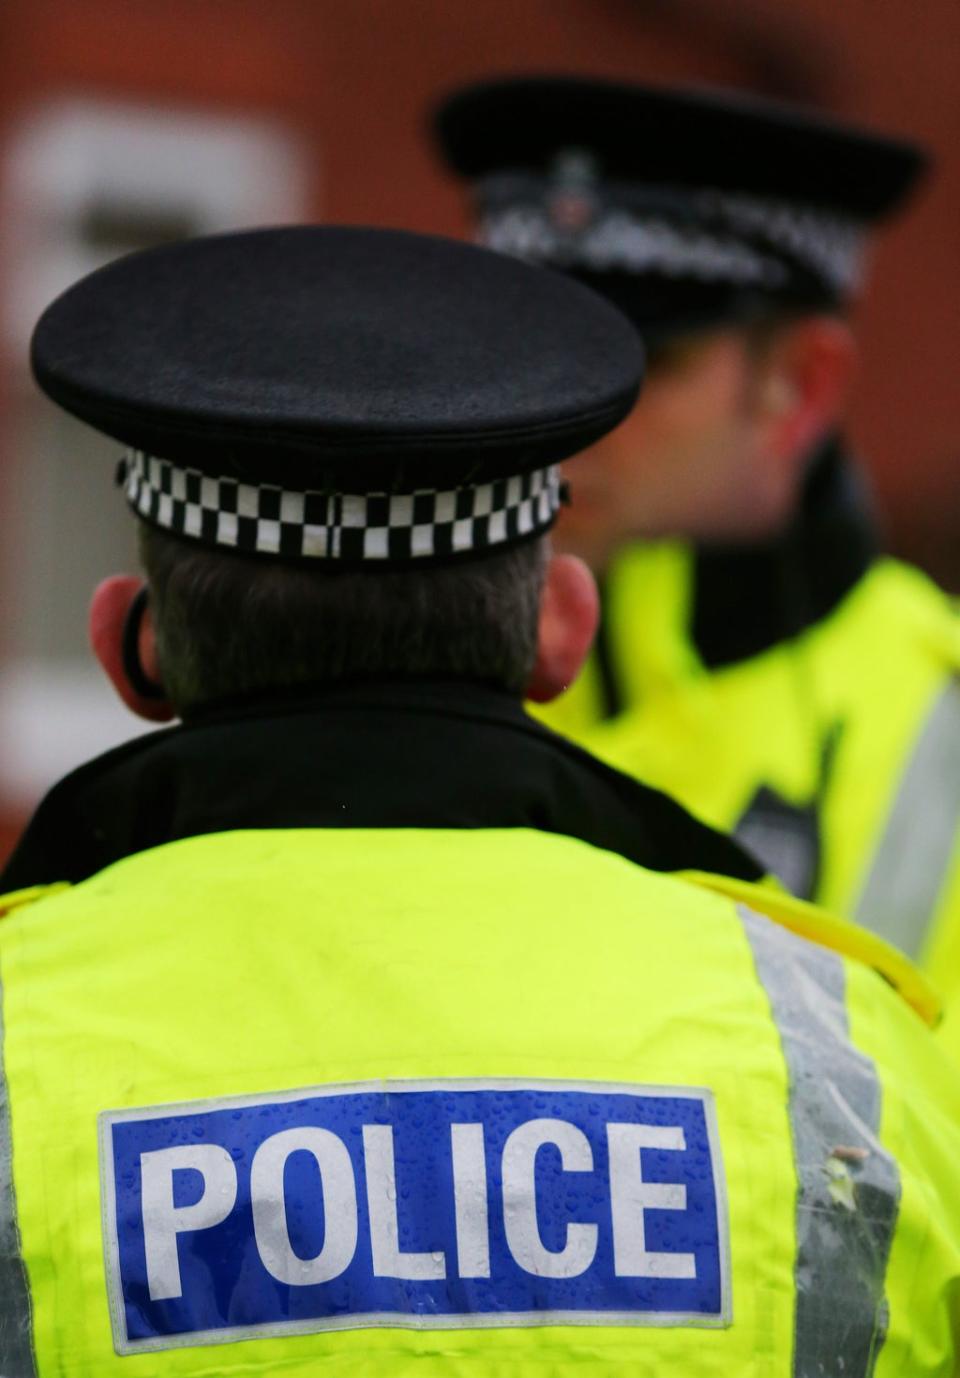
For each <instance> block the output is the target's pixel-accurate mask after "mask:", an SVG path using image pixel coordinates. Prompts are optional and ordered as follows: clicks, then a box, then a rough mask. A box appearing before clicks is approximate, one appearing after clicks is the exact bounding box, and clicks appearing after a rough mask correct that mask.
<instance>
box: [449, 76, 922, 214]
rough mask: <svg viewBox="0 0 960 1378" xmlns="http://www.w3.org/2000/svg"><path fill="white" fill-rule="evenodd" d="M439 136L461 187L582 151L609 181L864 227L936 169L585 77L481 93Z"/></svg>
mask: <svg viewBox="0 0 960 1378" xmlns="http://www.w3.org/2000/svg"><path fill="white" fill-rule="evenodd" d="M433 125H434V132H435V135H436V137H437V140H438V142H439V145H440V149H441V152H442V154H443V156H444V158H445V159H446V161H447V163H448V165H449V166H450V167H451V168H452V169H453V170H454V171H455V172H457V173H459V174H460V175H461V176H464V177H469V178H477V177H482V176H485V175H487V174H489V173H491V172H495V171H498V170H502V169H525V170H530V171H541V170H544V169H546V168H547V167H548V166H549V165H550V163H551V161H552V159H553V158H554V157H555V155H556V154H557V153H558V152H559V151H562V150H564V149H570V148H575V149H585V150H587V151H588V152H590V153H591V154H593V155H594V156H595V157H596V158H597V159H598V162H599V164H600V169H601V172H602V175H603V176H605V177H608V178H611V179H619V180H622V181H627V182H645V183H662V184H670V185H675V186H696V187H700V186H707V187H714V188H718V189H723V190H728V191H748V192H750V193H752V194H755V195H759V196H769V197H776V198H782V199H784V200H788V201H794V202H803V203H808V204H810V205H812V206H818V207H821V208H825V209H830V210H834V211H840V212H842V213H844V214H846V215H849V216H851V217H853V218H856V219H859V220H864V221H871V220H876V219H879V218H881V217H883V216H884V215H886V214H888V213H890V212H892V211H893V210H895V209H896V207H897V206H898V205H899V204H900V202H901V201H902V200H903V199H904V198H905V197H906V195H907V194H908V192H909V191H910V190H911V188H912V187H913V185H914V183H915V181H916V180H917V178H918V176H919V174H920V173H921V172H922V171H923V169H924V168H925V166H926V163H927V159H926V156H925V154H924V153H923V152H922V151H921V150H920V149H919V148H917V147H916V146H914V145H913V144H910V143H907V142H905V141H902V140H898V139H891V138H887V137H884V136H882V135H879V134H875V133H873V132H871V131H869V130H866V129H861V128H858V127H856V126H854V125H847V124H844V123H841V122H838V121H836V120H834V119H832V118H830V117H827V116H821V115H818V114H814V113H813V112H810V111H807V110H805V109H799V108H796V107H793V106H786V105H780V104H778V103H776V102H773V101H769V100H765V99H761V98H760V97H757V96H753V95H748V94H746V93H741V92H736V91H730V90H713V89H695V88H689V89H687V88H668V87H656V86H640V85H632V84H625V83H619V82H612V81H603V80H597V79H594V78H585V77H576V76H516V77H504V78H501V79H494V80H490V81H483V82H478V83H476V84H475V85H471V86H468V87H465V88H463V89H461V90H459V91H457V92H455V93H454V94H453V95H451V96H450V97H449V98H448V99H447V100H446V101H445V102H444V103H443V104H442V105H441V106H439V107H438V109H437V110H436V111H435V113H434V118H433Z"/></svg>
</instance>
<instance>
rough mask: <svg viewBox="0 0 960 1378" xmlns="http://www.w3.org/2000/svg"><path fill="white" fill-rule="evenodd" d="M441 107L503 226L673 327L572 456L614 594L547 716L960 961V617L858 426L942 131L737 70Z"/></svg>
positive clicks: (933, 960) (559, 82)
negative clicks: (877, 121) (869, 502)
mask: <svg viewBox="0 0 960 1378" xmlns="http://www.w3.org/2000/svg"><path fill="white" fill-rule="evenodd" d="M437 130H438V134H439V139H440V142H441V146H442V148H443V151H444V153H445V155H446V158H447V160H448V162H449V164H450V165H451V166H452V167H453V168H455V169H456V170H457V171H458V172H459V173H461V174H462V175H463V176H465V177H467V178H470V179H471V180H472V181H473V184H474V190H475V193H476V199H477V215H478V226H479V237H480V239H481V241H482V242H484V243H486V244H489V245H491V246H493V247H495V248H498V249H501V250H503V251H504V252H507V253H512V254H516V255H519V256H521V257H523V258H527V259H530V260H532V261H534V262H537V263H545V264H550V265H552V266H554V267H558V268H560V269H562V270H563V271H565V272H567V273H569V274H570V275H572V276H574V277H577V278H580V279H581V280H583V281H585V282H587V283H589V284H590V285H591V286H593V287H594V288H596V289H597V290H599V291H600V292H602V293H603V294H605V295H606V296H607V297H609V298H610V299H611V300H613V301H614V302H616V303H617V304H618V305H619V306H620V307H621V308H622V309H624V310H625V311H626V313H627V314H628V315H629V316H630V317H631V319H632V320H633V321H634V322H635V323H636V324H637V325H638V327H639V328H640V329H641V332H642V333H643V335H644V337H645V339H647V340H649V342H650V344H651V351H650V359H649V376H648V382H647V385H646V387H645V390H644V395H643V397H642V398H641V400H640V403H639V405H638V407H637V408H636V410H635V411H634V413H633V415H632V416H631V417H630V418H629V420H628V421H627V422H625V423H624V424H623V425H622V426H621V427H620V428H619V429H618V430H617V431H615V432H613V433H612V434H611V435H610V436H609V437H607V438H606V439H605V440H604V441H603V442H602V443H601V444H600V445H599V446H598V447H597V450H596V452H594V453H592V454H591V455H590V456H589V459H588V460H584V461H582V462H580V461H578V462H575V463H573V464H571V465H570V467H569V477H570V479H571V480H572V483H573V487H574V491H575V495H576V502H575V504H574V505H573V508H572V510H571V512H570V514H569V517H566V516H565V518H564V521H563V522H562V523H561V526H560V529H559V539H560V540H561V541H562V543H563V544H564V545H565V547H566V548H568V549H570V550H575V551H577V552H579V553H580V554H581V555H583V556H585V557H586V558H587V559H588V560H589V561H590V563H591V564H592V566H593V568H594V569H595V571H597V573H598V574H599V575H600V576H601V580H602V592H603V620H602V624H601V631H600V636H599V638H598V642H597V648H596V654H595V655H594V657H593V658H592V660H591V662H590V664H589V666H588V669H587V671H586V673H585V674H584V676H583V677H582V678H581V680H580V681H579V682H578V684H577V685H576V686H575V688H574V690H573V692H572V693H571V694H570V695H568V696H567V697H566V698H565V699H564V700H561V701H560V703H559V704H558V705H557V709H556V711H555V712H553V713H552V714H549V713H548V715H547V720H548V721H551V722H552V723H553V724H554V725H555V726H557V727H559V728H560V729H561V730H564V731H567V732H569V733H570V734H571V735H573V736H574V737H577V738H580V739H585V740H589V742H590V744H591V746H592V747H593V748H594V749H595V750H597V751H599V752H600V753H601V754H603V755H604V756H605V757H606V758H607V759H609V760H611V761H613V762H614V763H615V764H617V765H619V766H620V767H622V768H624V769H627V770H628V771H630V772H631V773H634V774H638V775H640V776H642V778H644V779H645V780H648V781H652V782H654V783H655V784H657V785H659V786H660V787H661V788H664V789H667V790H669V791H670V792H671V793H673V794H675V795H676V796H678V797H679V798H680V799H682V800H683V801H684V802H685V803H686V804H687V805H688V806H689V807H692V808H693V809H694V810H695V811H696V812H697V813H698V814H699V815H701V816H702V817H704V818H706V819H707V820H708V821H710V822H712V823H713V824H714V825H715V826H721V827H724V828H728V829H734V828H735V829H736V831H737V833H738V835H739V836H740V837H742V838H743V839H744V840H745V841H747V842H748V843H749V845H750V846H751V847H752V848H753V849H754V850H755V851H756V853H757V854H758V855H759V856H760V857H761V858H762V859H763V860H764V861H765V862H766V863H767V864H768V865H769V866H770V868H771V869H772V870H773V871H775V872H776V873H777V874H778V875H779V876H780V877H781V878H782V879H783V880H784V881H785V882H786V883H787V884H788V885H789V886H790V888H791V889H792V890H793V891H794V892H795V893H796V894H799V895H803V896H808V897H809V896H813V897H816V898H817V899H818V900H820V901H822V902H823V903H825V904H827V905H829V906H830V907H831V908H835V909H837V910H840V911H843V912H848V913H850V914H853V915H855V916H856V917H857V918H858V919H859V920H860V921H861V922H863V923H865V924H868V925H869V926H871V927H872V928H874V929H876V930H877V931H879V932H881V933H883V934H884V935H885V936H886V937H888V938H890V939H891V940H893V941H894V942H896V943H897V944H899V945H900V946H901V947H903V948H904V949H905V950H907V951H908V952H910V953H913V954H915V955H916V954H922V956H923V959H924V960H925V961H926V963H927V964H928V965H929V967H930V969H931V970H933V971H935V972H936V974H937V976H938V978H939V979H941V980H943V981H945V982H946V983H947V984H954V985H957V986H958V987H960V866H957V865H956V861H957V856H958V847H957V839H958V834H957V827H958V820H960V690H958V688H957V684H956V671H957V667H958V664H960V628H958V624H957V620H956V617H955V613H954V610H953V607H952V605H951V604H950V603H949V601H948V600H947V599H946V597H945V596H944V595H942V594H941V592H940V591H939V590H938V589H937V588H935V587H934V586H933V585H932V584H931V583H930V582H929V581H928V580H927V579H926V578H924V576H923V575H921V574H920V573H919V572H918V571H917V570H914V569H911V568H908V567H907V566H905V565H903V564H900V563H898V562H895V561H893V560H890V559H882V558H878V555H877V550H876V544H875V539H874V535H873V531H872V528H871V524H870V521H869V518H868V516H867V513H866V511H865V508H864V503H863V499H862V494H861V491H860V486H859V483H858V481H857V479H856V478H855V476H854V474H853V473H852V471H851V467H850V464H849V462H848V457H847V452H846V449H845V446H844V444H843V441H842V440H841V438H840V436H839V434H838V429H837V428H838V425H839V423H840V420H841V417H842V412H843V406H844V402H845V398H846V394H847V389H848V384H849V381H850V376H851V373H852V371H853V368H854V363H855V357H856V348H855V343H854V340H853V337H852V335H851V331H850V327H849V325H848V323H847V321H846V319H845V313H846V309H847V306H848V304H849V303H850V301H851V300H852V299H853V298H854V296H855V295H856V291H857V287H858V285H859V281H860V276H861V269H862V260H863V253H864V249H865V240H866V237H867V232H868V230H869V229H870V227H871V226H872V224H873V223H874V222H875V221H877V220H879V219H881V218H882V217H884V216H886V215H888V214H889V213H890V212H892V211H893V210H894V209H895V208H896V207H897V206H898V204H899V203H900V202H901V201H902V200H903V198H904V197H905V196H906V194H907V193H908V191H909V190H910V188H911V187H912V185H913V183H914V182H915V179H916V177H917V175H918V173H919V172H920V170H921V168H922V165H923V158H922V156H921V155H920V153H919V152H918V151H917V150H916V149H915V148H912V147H910V146H908V145H905V144H903V143H900V142H896V141H894V140H891V139H886V138H881V137H879V136H877V135H874V134H871V133H867V132H864V131H862V130H858V129H852V128H848V127H845V126H842V125H839V124H836V123H834V122H832V121H828V120H826V119H824V118H820V117H814V116H813V115H810V114H806V113H802V112H800V111H795V110H789V109H784V108H781V107H778V106H772V105H769V104H767V103H764V102H761V101H759V100H756V99H753V98H748V97H746V96H739V95H735V94H733V93H720V92H695V91H683V90H675V91H672V90H668V89H662V88H656V89H653V88H646V87H641V86H622V85H615V84H611V83H607V82H602V81H591V80H581V79H560V78H551V77H534V78H531V79H505V80H501V81H493V82H490V83H486V84H481V85H477V86H474V87H470V88H467V89H465V90H462V91H460V92H459V93H457V94H456V95H454V96H453V97H452V99H451V100H449V102H448V103H447V104H446V105H445V106H444V107H443V109H442V110H441V111H440V112H439V114H438V119H437ZM912 350H913V346H912V345H911V344H907V346H906V349H905V361H904V366H905V367H907V368H912V367H914V366H915V359H914V357H913V353H912ZM597 724H602V726H601V727H600V729H599V730H598V731H594V729H595V728H596V726H597Z"/></svg>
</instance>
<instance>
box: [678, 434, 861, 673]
mask: <svg viewBox="0 0 960 1378" xmlns="http://www.w3.org/2000/svg"><path fill="white" fill-rule="evenodd" d="M876 549H877V547H876V537H875V535H874V531H873V526H872V523H871V521H870V517H869V513H868V510H867V504H866V500H865V496H864V491H863V485H862V483H861V481H860V479H859V477H858V475H857V474H856V472H855V470H854V469H853V468H852V467H851V465H850V463H849V461H848V459H847V457H846V455H845V454H844V451H843V449H842V447H841V445H840V442H839V441H838V440H836V439H834V440H831V441H830V442H829V443H828V444H827V445H826V446H824V448H823V449H822V450H821V452H820V453H819V454H818V456H817V457H816V459H815V460H814V462H813V464H812V466H811V468H810V470H809V473H808V475H807V479H806V483H805V486H804V490H803V494H802V498H801V502H800V507H799V509H798V511H797V514H796V516H795V518H794V520H793V521H792V522H791V524H790V525H789V526H788V527H787V529H786V530H785V531H784V532H783V534H782V535H781V536H780V537H778V539H777V540H775V541H771V542H768V543H766V544H762V545H754V546H740V547H726V548H725V547H722V546H700V547H698V548H697V549H696V551H695V554H694V562H695V563H694V590H695V594H694V600H693V616H692V622H691V635H692V638H693V642H694V644H695V646H696V648H697V651H698V653H699V656H700V659H701V660H702V661H703V663H704V665H706V666H708V667H710V668H719V667H720V666H723V665H730V664H733V663H735V662H736V661H739V660H746V659H748V658H749V657H750V656H754V655H759V654H760V653H761V652H762V651H766V650H768V649H769V648H770V647H771V646H775V645H776V644H777V643H778V642H780V641H787V640H789V639H791V638H792V637H795V636H797V635H799V634H800V633H801V632H803V631H805V630H806V629H807V628H808V627H812V626H813V625H814V624H815V623H817V622H820V621H821V620H822V619H823V618H825V617H827V616H829V614H830V613H831V612H832V611H833V609H834V608H835V607H836V606H837V604H838V603H839V602H840V601H841V599H842V598H843V597H844V595H845V594H847V593H848V592H849V591H850V589H851V588H853V586H854V584H855V583H856V582H857V580H858V579H860V578H861V576H862V575H863V574H864V573H865V572H866V570H867V567H868V566H869V564H870V562H871V560H872V559H873V557H874V556H875V554H876Z"/></svg>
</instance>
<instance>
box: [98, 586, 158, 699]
mask: <svg viewBox="0 0 960 1378" xmlns="http://www.w3.org/2000/svg"><path fill="white" fill-rule="evenodd" d="M143 587H144V584H143V580H142V579H136V578H134V577H133V576H132V575H129V574H114V575H112V576H111V577H110V578H109V579H104V581H103V583H101V584H98V585H97V587H96V589H95V590H94V593H93V598H92V599H91V600H90V623H89V627H90V645H91V646H92V648H93V653H94V655H95V656H96V657H97V660H99V662H100V664H101V666H102V667H103V669H104V671H105V672H106V675H107V678H108V679H109V680H110V683H111V684H112V685H113V687H114V689H115V690H116V691H117V693H118V694H119V696H120V698H121V699H122V700H123V702H124V703H125V704H126V705H127V707H128V708H129V709H130V710H131V712H133V713H136V714H137V715H138V716H139V717H141V718H146V719H147V720H148V722H169V721H170V720H171V718H175V717H176V713H175V711H174V708H173V705H172V704H170V703H169V702H168V701H167V699H165V698H159V699H154V698H146V697H145V696H144V695H142V694H139V693H137V691H136V689H135V688H134V687H133V685H132V684H131V682H130V679H129V676H128V674H127V670H126V667H125V665H124V661H123V629H124V626H125V624H126V620H127V616H128V614H129V612H130V606H131V604H132V603H133V600H134V599H135V598H136V596H137V594H138V593H139V592H140V590H141V589H142V588H143ZM137 649H138V655H139V657H140V664H141V665H142V667H143V671H144V674H146V675H147V676H148V678H150V679H152V680H154V681H156V683H158V684H159V683H160V666H159V663H158V660H157V644H156V637H155V636H154V630H153V619H152V618H151V616H150V607H149V605H148V606H147V608H146V609H145V611H144V614H143V618H142V620H141V623H140V635H139V642H138V648H137Z"/></svg>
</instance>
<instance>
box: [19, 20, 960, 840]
mask: <svg viewBox="0 0 960 1378" xmlns="http://www.w3.org/2000/svg"><path fill="white" fill-rule="evenodd" d="M958 61H960V5H957V3H956V0H922V3H919V4H918V3H917V0H883V3H882V4H878V3H877V0H843V3H842V4H838V3H837V0H792V3H791V4H790V5H789V6H786V5H785V4H784V3H783V0H470V3H466V0H402V3H400V2H399V0H162V3H159V4H158V3H157V0H4V4H3V6H2V8H0V141H2V138H3V132H4V127H5V122H6V121H8V120H9V119H10V118H11V117H12V116H13V115H14V114H16V112H18V111H19V110H21V109H22V108H23V107H24V105H26V104H29V103H30V102H33V101H36V100H38V99H40V98H42V97H43V96H44V95H64V94H72V95H78V94H79V95H95V94H105V95H112V96H116V97H129V98H133V99H136V100H138V101H144V100H148V101H158V102H162V101H167V100H172V101H176V102H178V103H186V104H194V105H197V106H200V107H204V108H216V109H219V110H225V111H231V110H234V111H237V112H238V113H248V114H249V113H255V112H262V113H273V114H275V115H276V116H277V117H278V118H280V119H282V120H284V121H286V122H288V123H289V124H291V125H292V126H294V127H295V128H296V129H297V130H299V131H300V132H301V134H302V135H303V136H304V137H305V140H306V143H307V147H308V148H311V149H312V150H313V151H314V154H315V158H316V166H317V172H318V177H317V186H318V204H317V212H318V213H320V214H322V215H323V216H325V217H326V218H328V219H332V220H337V221H341V222H373V223H383V224H389V223H392V224H400V225H406V226H409V227H412V228H415V229H423V230H439V231H442V232H447V233H461V232H463V230H464V228H465V221H464V214H463V201H462V197H461V194H460V191H459V189H458V188H457V187H456V186H454V185H453V184H452V183H451V182H450V181H449V180H448V179H447V178H446V177H445V176H444V174H443V173H442V171H441V169H440V168H439V167H438V166H437V164H436V162H435V160H434V158H433V156H432V153H431V151H430V149H429V147H428V145H427V143H426V142H425V140H424V137H423V128H424V112H425V110H426V108H427V107H428V106H429V105H430V104H431V103H432V102H433V101H434V100H435V99H436V98H437V96H438V95H439V94H440V93H441V92H443V91H444V90H446V89H448V88H449V87H451V86H454V85H456V84H457V83H458V82H461V81H463V80H466V79H469V78H473V77H477V76H481V75H485V74H488V73H491V72H495V71H508V70H522V69H526V70H536V69H565V70H569V71H586V72H600V73H608V74H611V75H619V76H623V77H638V78H641V79H655V80H662V81H669V80H677V79H680V80H704V81H709V82H714V83H743V84H747V85H751V86H754V87H760V88H765V89H768V90H777V89H780V90H786V91H789V92H791V93H794V94H796V93H804V92H806V93H807V94H809V95H811V96H812V97H820V98H822V99H823V100H824V101H825V103H826V104H827V105H829V106H830V107H832V108H834V109H835V110H837V111H838V112H841V113H843V114H845V115H849V116H852V117H855V118H857V119H860V120H864V121H866V122H868V123H873V124H876V125H877V126H879V127H881V128H884V127H885V128H889V129H891V130H899V131H901V132H903V133H906V134H908V135H913V136H916V137H918V138H920V139H922V140H923V141H924V142H926V143H928V144H930V145H931V146H932V147H933V148H934V150H935V152H936V154H937V157H938V159H939V162H940V164H941V166H940V170H939V173H938V175H937V176H936V178H935V179H933V180H932V181H931V182H930V185H929V186H928V188H927V189H926V190H925V192H924V194H923V196H922V199H921V200H920V202H919V204H918V206H917V208H916V210H915V212H914V213H913V214H912V215H911V216H909V217H908V218H906V219H905V220H904V222H903V223H902V224H901V225H898V226H897V227H896V228H894V229H893V230H892V231H891V233H890V234H889V235H888V236H886V237H885V239H884V240H883V242H882V243H881V245H880V246H879V248H878V251H877V254H876V260H875V272H874V276H873V280H872V285H871V288H870V291H869V294H868V296H867V299H866V300H865V302H864V304H863V307H862V309H861V311H860V313H859V315H860V320H861V322H862V325H863V339H864V362H863V369H862V374H861V378H860V381H859V384H858V387H857V393H856V398H855V401H854V407H853V433H854V435H855V438H856V439H857V440H858V441H859V442H860V445H861V448H862V449H863V452H864V454H865V455H866V456H867V458H868V461H869V466H870V469H871V472H872V473H873V475H874V477H875V480H876V482H877V487H878V491H879V494H880V498H881V503H882V509H883V512H884V514H885V516H886V518H887V521H888V527H889V530H890V533H891V537H892V540H893V542H894V544H895V545H897V546H898V547H900V548H901V549H903V550H905V551H906V552H908V553H909V554H911V555H912V556H913V557H914V558H916V559H918V560H920V561H921V562H923V563H925V564H927V565H928V566H929V567H931V568H933V569H934V570H935V571H936V572H937V573H939V574H940V575H941V576H942V577H944V578H945V579H948V580H951V581H953V582H954V583H955V584H956V585H957V586H960V541H958V540H957V539H956V534H957V528H958V525H960V518H958V509H960V389H958V388H957V386H956V384H955V380H954V371H955V364H954V359H955V357H956V347H957V336H958V325H960V245H958V227H960V158H958V157H957V154H956V151H955V145H956V142H957V135H958V133H960V83H958V81H957V76H956V74H957V70H958ZM3 389H4V376H3V371H2V368H0V407H2V397H3ZM3 458H4V442H3V433H2V419H0V489H2V464H3ZM3 592H4V591H3V590H0V595H2V593H3ZM0 603H2V596H0ZM0 647H2V629H0ZM2 827H3V821H2V817H0V847H2V845H3V843H2V837H3V834H2Z"/></svg>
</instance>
